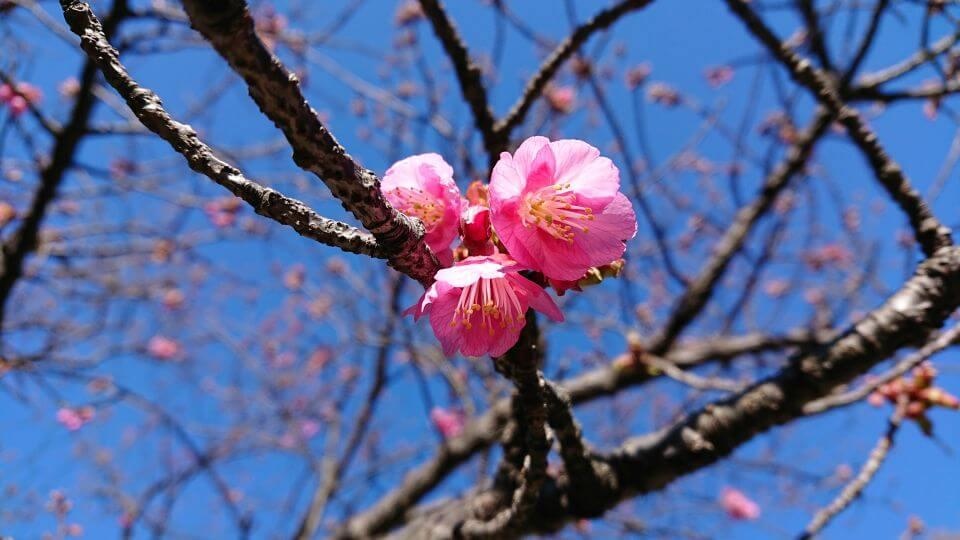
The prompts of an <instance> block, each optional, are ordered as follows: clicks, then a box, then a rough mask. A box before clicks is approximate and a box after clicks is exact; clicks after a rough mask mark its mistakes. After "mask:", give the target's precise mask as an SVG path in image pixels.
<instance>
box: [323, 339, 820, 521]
mask: <svg viewBox="0 0 960 540" xmlns="http://www.w3.org/2000/svg"><path fill="white" fill-rule="evenodd" d="M828 337H829V336H826V335H810V334H808V333H806V332H794V333H791V334H787V335H784V336H769V335H763V334H748V335H745V336H735V337H724V338H713V339H708V340H705V341H701V342H698V343H691V344H686V345H680V346H677V347H675V348H674V349H673V350H672V351H671V352H670V354H668V355H667V357H666V359H665V360H666V361H669V362H671V363H673V364H675V365H677V366H678V367H687V368H689V367H694V366H697V365H701V364H704V363H706V362H709V361H712V360H717V361H719V360H729V359H732V358H735V357H738V356H741V355H745V354H755V353H761V352H765V351H772V350H782V349H786V348H791V347H809V346H814V345H816V344H817V343H821V342H823V341H824V340H825V339H827V338H828ZM631 364H635V365H636V368H629V367H626V366H629V365H631ZM642 368H643V366H642V364H641V363H640V362H634V355H633V353H625V354H624V355H623V356H622V357H620V358H617V359H616V360H614V361H613V362H611V363H610V365H609V366H607V367H603V368H599V369H595V370H592V371H589V372H587V373H584V374H582V375H579V376H576V377H574V378H572V379H569V380H567V381H564V382H563V383H562V384H560V385H558V386H560V387H561V388H562V389H563V390H564V391H566V392H567V393H568V394H569V395H570V400H571V402H572V403H573V404H579V403H586V402H588V401H592V400H594V399H598V398H601V397H604V396H609V395H612V394H615V393H616V392H618V391H620V390H622V389H624V388H628V387H630V386H635V385H639V384H642V383H644V382H647V381H650V380H652V379H654V378H655V375H653V374H652V373H651V372H650V371H649V370H646V369H642ZM510 410H511V408H510V400H509V399H502V400H500V401H498V402H497V403H495V404H494V405H493V406H491V407H490V409H489V410H488V411H487V412H486V414H484V415H483V416H481V417H480V418H478V419H477V420H475V421H474V422H472V423H471V424H469V425H468V426H466V428H465V429H464V432H463V434H461V435H460V436H458V437H455V438H453V439H450V440H449V441H447V443H446V444H445V445H444V446H443V447H441V449H440V451H439V452H438V453H437V455H435V456H434V457H433V458H431V459H430V460H428V461H427V462H426V463H424V464H423V465H420V466H419V467H417V468H416V469H414V470H412V471H411V472H409V473H408V474H407V475H406V477H405V478H404V479H403V481H402V482H401V483H400V484H399V485H398V486H397V487H396V488H394V489H393V490H392V491H391V492H389V493H388V494H387V495H385V496H384V497H383V498H381V499H380V501H379V502H377V503H376V504H375V505H374V506H373V507H371V508H370V509H368V510H366V511H365V512H363V513H361V514H359V515H357V516H354V517H353V518H351V519H350V520H349V521H348V522H347V523H346V524H344V526H343V527H342V528H341V530H340V531H338V533H337V535H336V536H337V537H341V538H366V537H369V536H373V535H377V534H383V533H384V532H386V531H387V530H389V529H390V528H392V527H394V526H396V525H397V524H398V523H399V522H401V521H402V520H403V518H404V515H405V514H406V512H407V511H408V510H409V509H410V508H411V507H413V506H414V505H415V504H417V502H419V501H420V500H421V499H422V498H423V497H424V496H425V495H426V494H427V493H429V492H430V491H431V490H432V489H433V488H435V487H436V486H437V485H438V484H439V483H440V482H441V481H442V480H443V479H444V478H446V477H447V475H448V474H449V473H450V472H451V471H452V470H453V469H455V468H456V467H457V466H459V465H461V464H463V463H465V462H466V461H467V460H469V459H470V458H471V457H472V456H474V455H475V454H476V453H477V452H478V451H480V450H482V449H484V448H487V447H489V446H490V445H492V444H494V443H496V441H497V439H498V437H499V434H500V432H501V430H502V429H503V427H504V426H505V425H506V424H507V421H508V419H509V418H510Z"/></svg>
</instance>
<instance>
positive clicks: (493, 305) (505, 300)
mask: <svg viewBox="0 0 960 540" xmlns="http://www.w3.org/2000/svg"><path fill="white" fill-rule="evenodd" d="M517 293H518V291H516V290H514V288H513V287H512V286H511V285H510V283H509V282H508V281H507V279H506V278H480V279H478V280H477V281H476V282H474V283H472V284H470V285H468V286H466V287H464V288H463V290H461V291H460V300H459V302H457V308H456V310H455V311H454V314H453V320H452V321H450V326H457V325H463V326H464V328H466V329H467V330H472V329H473V325H474V324H477V323H479V324H480V328H485V329H487V332H489V334H490V335H491V336H492V335H493V334H494V328H495V325H496V326H499V327H500V328H507V327H508V326H517V325H519V326H523V324H524V322H525V320H524V313H523V311H524V310H523V306H522V305H521V304H520V299H519V298H518V297H517ZM520 294H523V293H520ZM478 319H479V320H478Z"/></svg>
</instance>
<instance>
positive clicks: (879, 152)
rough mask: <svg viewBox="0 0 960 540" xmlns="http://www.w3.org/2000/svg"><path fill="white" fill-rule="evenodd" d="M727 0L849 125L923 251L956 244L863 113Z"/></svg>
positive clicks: (743, 7) (745, 8) (741, 4)
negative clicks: (846, 101)
mask: <svg viewBox="0 0 960 540" xmlns="http://www.w3.org/2000/svg"><path fill="white" fill-rule="evenodd" d="M725 1H726V3H727V6H728V7H729V8H730V10H731V11H733V12H734V14H735V15H737V17H739V18H740V20H741V21H742V22H743V24H744V25H745V26H746V27H747V29H748V30H749V31H750V33H752V34H753V35H754V37H756V38H757V39H758V40H759V41H760V42H761V43H762V44H763V45H764V46H765V47H766V48H767V50H769V51H770V53H771V54H772V55H773V56H774V57H775V58H776V59H777V60H779V61H780V62H781V63H782V64H783V65H784V66H785V67H786V68H787V70H788V71H789V72H790V76H791V77H792V78H793V80H794V81H796V82H797V83H798V84H800V85H801V86H804V87H806V88H807V89H808V90H810V92H811V93H812V94H813V95H814V97H815V98H816V99H817V101H819V102H820V104H821V105H823V106H824V107H826V108H827V109H828V110H829V111H830V112H831V113H832V114H833V115H834V116H835V117H836V119H837V121H838V122H839V123H840V124H842V125H843V126H844V127H845V128H846V130H847V135H848V136H849V137H850V138H851V139H852V140H853V142H854V144H855V145H856V146H857V148H858V149H859V150H860V152H861V153H862V154H863V155H864V157H865V158H866V159H867V162H868V163H869V164H870V167H871V168H872V169H873V172H874V175H875V176H876V178H877V180H878V181H879V182H880V184H881V185H882V186H883V188H884V189H885V190H886V191H887V193H888V194H889V195H890V197H891V198H892V199H893V200H894V201H895V202H896V203H897V205H898V206H899V207H900V209H901V210H902V211H903V213H904V214H906V216H907V219H909V221H910V225H911V226H912V227H913V231H914V235H915V236H916V239H917V242H918V243H919V244H920V246H921V247H922V248H923V252H924V253H925V254H926V255H927V256H928V257H929V256H931V255H933V253H934V252H936V251H937V249H939V248H941V247H945V246H951V245H953V240H952V239H951V237H950V229H948V228H947V227H946V226H945V225H943V224H942V223H940V221H939V220H937V218H936V217H935V216H934V215H933V213H932V212H931V211H930V208H929V207H928V206H927V204H926V202H924V201H923V199H922V197H921V196H920V194H919V193H917V191H916V190H915V189H913V186H911V185H910V180H909V179H908V178H907V176H906V174H905V173H904V172H903V169H901V168H900V166H899V165H898V164H897V163H896V162H895V161H894V160H893V159H892V158H891V157H890V156H889V155H888V154H887V153H886V151H885V150H884V149H883V147H882V146H881V145H880V142H879V140H878V138H877V135H876V134H875V133H874V132H873V130H871V129H870V127H869V126H867V124H866V122H865V121H864V120H863V118H862V117H861V116H860V114H859V113H858V112H857V111H856V110H855V109H853V108H851V107H849V106H847V105H846V104H845V103H844V102H843V100H842V99H841V98H840V96H839V95H838V94H837V91H836V90H835V89H834V87H833V84H832V83H831V82H830V79H829V77H828V76H827V75H826V74H824V72H823V71H821V70H819V69H817V68H815V67H814V66H813V64H811V63H810V61H809V60H807V59H805V58H801V57H800V56H799V55H797V54H796V53H795V52H794V51H793V50H792V49H790V48H789V47H787V46H785V45H783V44H782V43H781V41H780V39H779V38H777V36H776V35H774V33H773V31H771V30H770V29H769V28H768V27H767V26H766V24H764V22H763V21H762V20H761V19H760V17H758V16H757V14H756V13H754V11H753V10H752V9H751V8H750V6H749V5H748V4H747V3H746V2H745V1H744V0H725Z"/></svg>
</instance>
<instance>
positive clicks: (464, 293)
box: [407, 254, 563, 356]
mask: <svg viewBox="0 0 960 540" xmlns="http://www.w3.org/2000/svg"><path fill="white" fill-rule="evenodd" d="M522 269H523V268H522V267H521V266H520V265H518V264H517V263H516V262H515V261H512V260H510V258H509V257H507V256H505V255H502V254H497V255H491V256H480V257H467V258H466V259H464V260H462V261H459V262H458V263H456V264H455V265H454V266H452V267H450V268H444V269H441V270H439V271H438V272H437V275H436V281H435V282H434V283H433V284H432V285H431V286H430V288H429V289H427V291H426V292H425V293H424V294H423V296H422V297H421V298H420V300H419V301H418V302H417V303H416V304H415V305H414V306H413V307H411V308H410V309H409V310H407V313H413V315H414V318H415V319H419V318H420V317H422V316H424V315H429V317H430V326H431V327H432V328H433V333H434V335H436V337H437V339H438V340H439V341H440V345H441V346H442V347H443V352H444V354H446V355H447V356H452V355H453V354H454V353H456V352H458V351H459V352H460V353H462V354H463V355H465V356H483V355H488V354H489V355H491V356H500V355H502V354H504V353H505V352H507V350H508V349H510V347H512V346H513V345H514V344H515V343H516V342H517V340H518V339H519V338H520V330H521V329H522V328H523V326H524V324H525V323H526V318H525V315H526V312H527V309H528V308H531V307H532V308H533V309H535V310H537V311H539V312H541V313H543V314H545V315H547V316H548V317H550V318H551V319H553V320H554V321H562V320H563V314H562V313H561V312H560V309H559V308H558V307H557V305H556V304H555V303H554V301H553V299H552V298H550V295H549V294H547V292H546V291H545V290H543V288H542V287H540V286H539V285H537V284H535V283H534V282H532V281H530V280H529V279H527V278H525V277H523V276H521V275H520V274H519V272H520V270H522Z"/></svg>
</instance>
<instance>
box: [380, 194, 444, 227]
mask: <svg viewBox="0 0 960 540" xmlns="http://www.w3.org/2000/svg"><path fill="white" fill-rule="evenodd" d="M393 196H394V197H395V198H396V200H397V201H399V202H398V203H397V205H396V206H397V208H399V209H400V211H401V212H403V213H404V214H406V215H408V216H412V217H415V218H418V219H419V220H420V221H422V222H423V226H424V227H426V228H427V230H430V229H432V228H433V227H435V226H436V225H437V224H438V223H440V220H441V219H443V211H444V206H443V204H440V202H439V201H437V199H435V198H434V197H433V196H432V195H430V194H429V193H427V192H425V191H423V190H422V189H410V188H396V189H394V190H393Z"/></svg>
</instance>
